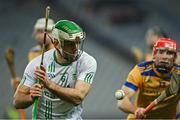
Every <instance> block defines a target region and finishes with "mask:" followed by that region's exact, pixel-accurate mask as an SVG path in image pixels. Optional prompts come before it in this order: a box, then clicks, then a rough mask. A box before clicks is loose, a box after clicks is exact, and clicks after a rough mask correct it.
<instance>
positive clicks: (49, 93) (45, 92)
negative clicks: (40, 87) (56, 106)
mask: <svg viewBox="0 0 180 120" xmlns="http://www.w3.org/2000/svg"><path fill="white" fill-rule="evenodd" d="M44 95H45V96H46V97H49V98H52V99H56V98H58V97H56V96H55V95H54V94H52V93H51V92H49V91H48V90H47V89H45V90H44Z"/></svg>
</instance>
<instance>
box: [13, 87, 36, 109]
mask: <svg viewBox="0 0 180 120" xmlns="http://www.w3.org/2000/svg"><path fill="white" fill-rule="evenodd" d="M32 103H33V99H32V97H31V96H30V88H29V87H27V86H25V85H19V86H18V88H17V90H16V92H15V94H14V98H13V105H14V106H15V107H16V108H27V107H28V106H30V105H31V104H32Z"/></svg>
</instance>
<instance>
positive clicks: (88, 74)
mask: <svg viewBox="0 0 180 120" xmlns="http://www.w3.org/2000/svg"><path fill="white" fill-rule="evenodd" d="M92 78H93V74H92V73H87V74H86V76H85V78H84V81H85V82H87V83H89V84H92V81H93V80H92Z"/></svg>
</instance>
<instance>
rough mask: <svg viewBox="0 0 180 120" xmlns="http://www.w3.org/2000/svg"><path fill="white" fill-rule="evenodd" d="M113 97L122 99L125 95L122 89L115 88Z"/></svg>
mask: <svg viewBox="0 0 180 120" xmlns="http://www.w3.org/2000/svg"><path fill="white" fill-rule="evenodd" d="M115 97H116V99H117V100H121V99H123V98H124V97H125V93H124V91H123V90H117V91H116V92H115Z"/></svg>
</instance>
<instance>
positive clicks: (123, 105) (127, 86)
mask: <svg viewBox="0 0 180 120" xmlns="http://www.w3.org/2000/svg"><path fill="white" fill-rule="evenodd" d="M140 81H141V76H140V69H139V67H138V66H135V67H134V68H133V69H132V70H131V72H130V73H129V75H128V77H127V81H126V82H125V83H124V85H123V87H122V90H123V91H124V93H125V97H124V98H123V99H122V100H118V101H117V106H118V108H119V109H121V110H122V111H124V112H126V113H132V114H134V113H135V110H136V109H137V108H136V107H135V105H134V104H133V103H132V102H131V98H132V97H133V96H134V94H135V92H136V91H137V90H138V85H139V83H140Z"/></svg>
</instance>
